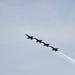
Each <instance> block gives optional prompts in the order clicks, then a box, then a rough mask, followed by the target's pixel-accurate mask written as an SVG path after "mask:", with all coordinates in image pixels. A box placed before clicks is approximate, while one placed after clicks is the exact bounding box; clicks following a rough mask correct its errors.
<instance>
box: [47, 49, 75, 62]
mask: <svg viewBox="0 0 75 75" xmlns="http://www.w3.org/2000/svg"><path fill="white" fill-rule="evenodd" d="M47 49H48V50H50V48H47ZM54 53H56V54H57V53H58V54H60V55H62V56H64V57H65V58H67V59H69V60H70V61H71V62H74V63H75V59H72V58H71V57H69V56H67V55H66V54H64V53H62V52H60V51H57V52H54Z"/></svg>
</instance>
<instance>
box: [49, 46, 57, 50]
mask: <svg viewBox="0 0 75 75" xmlns="http://www.w3.org/2000/svg"><path fill="white" fill-rule="evenodd" d="M50 47H51V48H52V50H54V51H58V48H54V47H53V46H50Z"/></svg>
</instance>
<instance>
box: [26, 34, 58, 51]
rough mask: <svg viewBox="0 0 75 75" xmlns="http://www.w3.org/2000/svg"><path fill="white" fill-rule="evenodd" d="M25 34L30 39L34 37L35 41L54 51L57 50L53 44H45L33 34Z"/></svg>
mask: <svg viewBox="0 0 75 75" xmlns="http://www.w3.org/2000/svg"><path fill="white" fill-rule="evenodd" d="M25 35H26V36H27V39H30V40H33V39H35V40H36V42H38V43H43V46H46V47H51V48H52V50H54V51H55V52H56V51H58V48H54V47H53V46H50V44H47V43H45V42H43V41H42V40H39V39H37V38H34V36H30V35H28V34H25Z"/></svg>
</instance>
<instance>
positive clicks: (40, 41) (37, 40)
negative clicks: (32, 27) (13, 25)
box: [34, 38, 42, 43]
mask: <svg viewBox="0 0 75 75" xmlns="http://www.w3.org/2000/svg"><path fill="white" fill-rule="evenodd" d="M34 39H35V40H36V42H39V43H42V40H39V39H37V38H34Z"/></svg>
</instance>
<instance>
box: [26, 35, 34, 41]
mask: <svg viewBox="0 0 75 75" xmlns="http://www.w3.org/2000/svg"><path fill="white" fill-rule="evenodd" d="M25 35H26V36H27V39H30V40H33V39H34V38H33V37H34V36H29V35H28V34H25Z"/></svg>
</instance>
